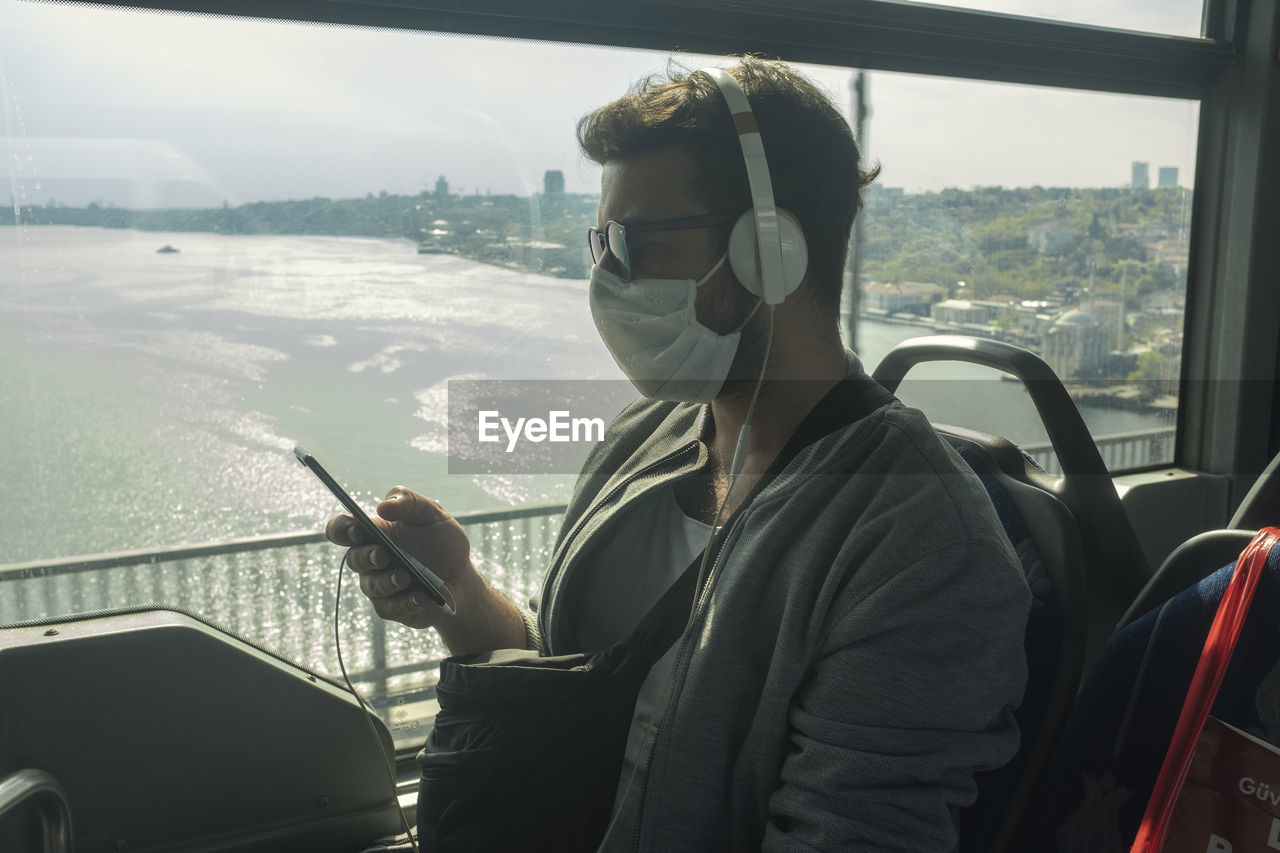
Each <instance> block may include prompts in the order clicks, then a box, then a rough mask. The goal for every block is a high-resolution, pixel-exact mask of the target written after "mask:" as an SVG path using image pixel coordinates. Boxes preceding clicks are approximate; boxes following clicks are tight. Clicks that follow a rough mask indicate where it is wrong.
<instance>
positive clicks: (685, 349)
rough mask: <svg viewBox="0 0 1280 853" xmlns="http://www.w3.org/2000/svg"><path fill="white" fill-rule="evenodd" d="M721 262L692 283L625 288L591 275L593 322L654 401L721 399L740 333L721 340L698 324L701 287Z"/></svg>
mask: <svg viewBox="0 0 1280 853" xmlns="http://www.w3.org/2000/svg"><path fill="white" fill-rule="evenodd" d="M726 258H728V254H727V253H726V254H725V255H722V256H721V258H720V260H718V261H716V265H715V266H713V267H712V268H711V270H710V272H708V273H707V274H706V275H704V276H703V277H702V278H700V279H698V280H697V281H694V280H693V279H665V278H638V279H632V280H631V281H623V280H622V279H621V278H619V277H618V275H617V274H616V273H612V272H609V271H608V270H605V269H602V268H601V267H599V266H594V267H592V268H591V288H590V299H591V316H592V317H593V318H594V319H595V322H596V329H597V330H598V331H599V332H600V337H601V338H602V339H604V345H605V346H606V347H608V349H609V352H610V353H612V354H613V360H614V361H616V362H617V363H618V367H620V368H622V372H623V373H625V374H626V375H627V378H628V379H630V380H631V384H633V385H635V386H636V389H637V390H639V392H640V393H641V394H643V395H644V396H646V397H651V398H653V399H656V400H675V401H678V402H688V403H706V402H710V401H711V400H713V399H714V398H715V396H716V395H717V394H719V393H720V388H721V386H723V385H724V381H725V379H726V378H728V376H729V368H730V366H731V365H732V364H733V357H734V355H735V354H736V353H737V351H738V341H739V340H740V339H741V337H742V328H743V327H744V326H746V325H747V322H748V321H750V320H751V318H752V316H754V315H755V312H756V309H758V308H759V307H760V303H759V302H757V303H756V307H755V308H753V309H752V310H751V313H750V314H748V315H747V318H746V319H745V320H743V321H742V323H741V324H740V325H739V326H738V328H736V329H734V330H733V331H732V332H730V333H729V334H727V335H720V334H716V333H715V332H713V331H711V330H710V329H708V328H707V327H706V326H704V325H702V324H701V323H699V322H698V317H697V314H696V312H695V311H694V302H695V300H696V299H697V294H698V288H699V287H700V286H701V285H702V284H703V282H705V281H706V280H707V279H709V278H711V276H712V275H714V274H715V272H716V270H718V269H720V267H721V266H722V265H723V264H724V262H725V259H726Z"/></svg>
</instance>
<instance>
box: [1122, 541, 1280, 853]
mask: <svg viewBox="0 0 1280 853" xmlns="http://www.w3.org/2000/svg"><path fill="white" fill-rule="evenodd" d="M1277 540H1280V528H1275V527H1264V528H1263V529H1262V530H1259V531H1258V535H1257V536H1255V537H1254V538H1253V541H1252V542H1250V543H1249V547H1247V548H1245V549H1244V552H1243V553H1242V554H1241V555H1240V559H1239V560H1237V561H1236V570H1235V574H1234V575H1233V576H1232V578H1231V583H1229V584H1228V585H1227V590H1226V592H1224V593H1223V594H1222V602H1221V603H1220V604H1219V605H1218V612H1217V615H1215V616H1214V617H1213V626H1212V627H1210V628H1209V636H1208V637H1207V638H1206V639H1205V641H1204V651H1203V652H1201V654H1200V663H1199V665H1198V666H1196V674H1195V675H1194V676H1193V677H1192V679H1191V687H1190V689H1188V690H1187V698H1186V701H1184V702H1183V704H1182V713H1181V715H1180V716H1179V717H1178V725H1177V728H1175V729H1174V731H1173V740H1172V741H1171V742H1170V743H1169V752H1168V753H1167V754H1166V755H1165V757H1164V764H1163V765H1162V766H1161V767H1160V775H1159V776H1157V777H1156V784H1155V788H1154V789H1153V790H1152V791H1151V799H1150V800H1148V801H1147V811H1146V814H1144V815H1143V816H1142V825H1141V826H1140V827H1139V828H1138V836H1137V838H1135V839H1134V842H1133V848H1132V850H1131V851H1130V853H1158V851H1159V850H1160V849H1161V847H1163V846H1164V836H1165V831H1166V830H1167V829H1168V828H1169V820H1170V819H1171V818H1172V817H1173V806H1174V803H1175V802H1177V799H1178V795H1179V794H1180V793H1181V792H1182V784H1183V782H1185V781H1186V778H1187V769H1188V768H1189V767H1190V766H1191V756H1192V754H1193V753H1194V752H1195V749H1196V742H1197V741H1198V740H1199V739H1200V731H1201V730H1202V729H1203V728H1204V722H1205V720H1206V719H1207V718H1208V716H1209V709H1210V708H1212V707H1213V700H1214V699H1216V698H1217V696H1218V688H1219V687H1221V686H1222V676H1223V675H1225V674H1226V672H1227V664H1228V663H1230V662H1231V653H1232V652H1233V651H1235V648H1236V640H1238V639H1240V629H1241V627H1242V626H1243V625H1244V620H1245V617H1246V616H1247V615H1248V614H1249V603H1250V602H1251V601H1253V593H1254V590H1256V589H1257V588H1258V579H1259V578H1261V577H1262V571H1263V569H1264V568H1265V567H1266V565H1267V555H1268V554H1269V553H1270V552H1271V546H1272V545H1274V544H1275V543H1276V541H1277Z"/></svg>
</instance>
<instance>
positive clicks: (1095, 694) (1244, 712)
mask: <svg viewBox="0 0 1280 853" xmlns="http://www.w3.org/2000/svg"><path fill="white" fill-rule="evenodd" d="M1234 568H1235V566H1234V564H1232V565H1228V566H1224V567H1223V568H1221V569H1219V570H1218V571H1217V572H1215V573H1214V574H1212V575H1210V576H1209V577H1207V578H1205V579H1204V580H1203V581H1201V582H1200V583H1197V584H1196V585H1194V586H1192V587H1188V588H1187V589H1185V590H1184V591H1183V592H1181V593H1179V594H1178V595H1176V596H1174V597H1173V598H1172V599H1170V600H1168V601H1167V602H1165V603H1164V604H1163V605H1161V606H1160V607H1157V608H1155V609H1153V610H1151V611H1148V612H1147V613H1146V614H1145V615H1144V616H1142V617H1141V618H1139V619H1138V620H1136V621H1134V622H1133V623H1132V624H1130V625H1129V626H1127V627H1126V628H1124V629H1123V630H1122V631H1120V632H1119V633H1117V634H1116V636H1115V637H1114V638H1113V639H1112V640H1111V642H1110V643H1108V645H1107V646H1106V648H1105V649H1104V650H1103V652H1102V655H1101V657H1100V658H1099V660H1098V662H1097V664H1096V666H1095V667H1094V668H1093V670H1092V671H1091V672H1090V674H1089V676H1088V677H1087V678H1086V680H1085V684H1084V687H1083V689H1082V690H1081V692H1080V695H1079V697H1078V698H1077V702H1076V705H1075V709H1074V710H1073V712H1072V715H1071V717H1070V719H1069V720H1068V722H1067V726H1066V729H1065V731H1064V732H1063V735H1062V739H1061V740H1060V742H1059V745H1058V749H1057V751H1056V753H1055V756H1054V759H1053V761H1052V762H1051V764H1050V768H1049V772H1048V774H1047V776H1046V779H1045V782H1044V784H1043V786H1042V788H1041V791H1040V794H1039V796H1038V797H1037V799H1036V801H1035V803H1034V804H1033V806H1032V808H1031V810H1030V813H1029V818H1028V821H1027V824H1026V826H1027V828H1028V829H1027V831H1026V832H1024V834H1023V835H1022V836H1021V837H1020V839H1019V843H1018V845H1017V849H1019V850H1026V851H1036V853H1046V851H1063V853H1093V851H1107V853H1109V852H1110V851H1120V852H1121V853H1123V851H1128V850H1129V848H1130V846H1131V845H1132V842H1133V838H1134V836H1135V835H1136V834H1137V830H1138V825H1139V824H1140V823H1141V820H1142V815H1143V812H1144V811H1145V809H1146V805H1147V800H1148V799H1149V798H1150V795H1151V790H1152V788H1153V786H1154V784H1155V779H1156V776H1157V775H1158V773H1159V771H1160V766H1161V763H1162V762H1163V760H1164V757H1165V753H1166V751H1167V749H1168V745H1169V742H1170V740H1171V739H1172V737H1173V731H1174V728H1175V726H1176V724H1177V720H1178V715H1179V713H1180V712H1181V709H1182V703H1183V699H1184V697H1185V696H1186V691H1187V689H1188V688H1189V686H1190V684H1191V679H1192V676H1193V674H1194V673H1195V669H1196V665H1197V663H1198V662H1199V659H1200V652H1201V649H1202V647H1203V646H1204V641H1205V638H1206V637H1207V636H1208V633H1209V627H1210V625H1211V624H1212V622H1213V618H1214V615H1215V613H1216V611H1217V607H1218V603H1219V602H1220V601H1221V599H1222V594H1223V592H1224V590H1225V589H1226V587H1227V583H1228V582H1229V581H1230V579H1231V576H1232V574H1233V572H1234ZM1212 714H1213V716H1215V717H1217V718H1218V719H1220V720H1222V721H1224V722H1226V723H1229V724H1230V725H1233V726H1235V727H1237V728H1239V729H1242V730H1244V731H1246V732H1249V733H1250V734H1252V735H1255V736H1256V737H1259V738H1262V739H1263V740H1266V741H1268V742H1270V743H1272V744H1275V745H1280V546H1277V547H1275V548H1272V550H1271V553H1270V554H1269V555H1268V560H1267V565H1266V569H1265V571H1264V573H1263V576H1262V578H1261V579H1260V581H1259V585H1258V588H1257V592H1256V594H1255V597H1254V600H1253V603H1252V606H1251V607H1250V611H1249V616H1248V619H1247V620H1246V622H1245V624H1244V627H1243V630H1242V633H1241V636H1240V639H1239V642H1238V645H1237V646H1236V650H1235V653H1234V655H1233V656H1232V659H1231V663H1230V665H1229V667H1228V669H1227V672H1226V675H1225V676H1224V678H1223V682H1222V688H1221V690H1220V692H1219V694H1218V697H1217V700H1216V702H1215V704H1214V706H1213V710H1212Z"/></svg>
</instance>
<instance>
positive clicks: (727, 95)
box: [702, 68, 807, 305]
mask: <svg viewBox="0 0 1280 853" xmlns="http://www.w3.org/2000/svg"><path fill="white" fill-rule="evenodd" d="M702 70H703V72H704V73H706V74H707V76H709V77H710V78H711V79H712V80H713V81H714V82H715V84H716V87H717V88H718V89H719V90H720V94H721V95H723V96H724V100H725V103H726V104H728V106H729V112H730V113H732V115H733V126H734V128H735V129H736V130H737V131H738V144H739V145H741V146H742V157H743V160H744V162H745V163H746V167H747V183H748V185H749V186H750V188H751V205H752V208H753V210H754V214H755V216H754V218H755V241H754V243H755V252H756V258H755V262H756V264H755V266H754V269H756V270H758V273H757V275H758V278H759V290H758V291H757V292H758V294H759V295H760V296H761V297H762V298H763V299H764V301H765V302H766V303H767V304H769V305H777V304H778V303H779V302H781V301H782V300H783V299H785V298H786V296H787V294H788V293H790V292H791V291H792V290H794V289H795V288H796V286H798V285H799V284H800V279H801V278H803V277H804V267H803V266H801V267H800V271H799V275H798V276H794V275H793V276H788V275H787V273H788V272H790V270H788V269H787V265H785V264H784V249H783V235H782V234H781V233H780V223H779V215H778V208H777V206H776V205H775V203H774V200H773V182H772V181H771V180H770V178H769V161H768V159H767V158H766V157H765V153H764V140H763V139H761V137H760V126H759V125H758V124H757V122H756V116H755V113H754V112H752V110H751V102H750V101H749V100H748V99H747V93H746V92H744V91H743V90H742V86H741V85H740V84H739V83H738V81H737V80H736V79H734V77H733V75H732V74H730V73H729V72H728V71H725V70H724V69H723V68H704V69H702ZM781 228H784V229H786V230H787V232H788V234H787V236H789V237H791V240H790V241H788V242H790V243H793V242H796V241H797V240H798V241H799V242H800V243H801V244H803V234H802V233H801V232H800V231H799V228H798V227H797V226H796V225H795V224H794V223H792V222H786V224H785V225H782V226H781ZM801 251H802V252H803V249H801ZM794 254H795V252H794V250H793V251H792V255H794ZM803 257H805V258H806V259H807V253H805V254H804V255H803ZM792 266H794V264H793V265H792ZM734 269H735V273H736V274H737V275H738V277H739V278H740V279H742V278H743V275H742V273H741V272H740V271H739V270H738V265H737V264H736V263H735V265H734ZM789 278H794V281H789V280H788V279H789ZM744 284H747V285H748V289H753V288H751V286H750V285H751V283H750V282H747V281H744Z"/></svg>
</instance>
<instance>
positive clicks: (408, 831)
mask: <svg viewBox="0 0 1280 853" xmlns="http://www.w3.org/2000/svg"><path fill="white" fill-rule="evenodd" d="M347 553H350V552H347ZM346 565H347V554H346V553H344V554H343V555H342V560H341V561H340V562H339V563H338V589H337V592H336V593H335V594H334V597H333V646H334V650H335V651H337V653H338V669H339V670H341V671H342V680H343V681H345V682H346V683H347V690H349V691H351V695H352V696H354V697H356V702H358V703H359V705H360V709H361V710H362V711H364V713H363V714H362V715H361V716H362V717H363V718H364V722H365V725H366V726H368V727H369V734H370V735H371V736H372V737H373V742H374V743H375V744H377V746H378V754H379V755H381V756H382V760H383V761H384V762H386V765H387V778H388V779H390V780H391V799H392V800H393V801H394V802H395V804H396V812H397V813H398V814H399V815H400V825H401V826H402V827H404V832H405V835H407V836H408V837H409V846H410V847H411V848H413V853H419V851H418V841H417V839H416V838H414V837H413V829H412V828H411V827H410V826H409V818H408V816H407V815H406V814H405V813H404V806H402V805H400V796H399V794H398V793H397V789H398V785H397V781H396V768H395V763H394V762H393V761H392V760H391V756H389V755H387V752H386V750H385V749H383V747H382V738H380V737H379V736H378V730H377V729H375V728H374V726H373V711H372V710H370V709H369V706H368V705H366V704H365V702H364V699H363V698H362V697H361V696H360V692H359V691H358V690H356V688H355V685H354V684H352V683H351V677H350V676H348V675H347V665H346V664H345V663H343V660H342V635H341V633H340V632H339V630H338V624H339V621H338V616H339V614H340V613H341V612H342V608H341V605H342V570H343V569H344V568H345V567H346Z"/></svg>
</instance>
